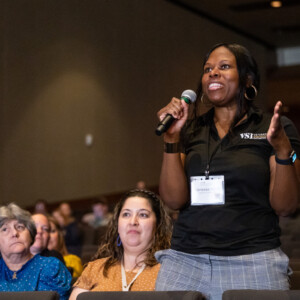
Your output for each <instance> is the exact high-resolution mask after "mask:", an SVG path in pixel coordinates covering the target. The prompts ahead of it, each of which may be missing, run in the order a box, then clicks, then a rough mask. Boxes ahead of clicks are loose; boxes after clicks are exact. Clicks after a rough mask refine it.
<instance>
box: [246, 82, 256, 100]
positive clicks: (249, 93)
mask: <svg viewBox="0 0 300 300" xmlns="http://www.w3.org/2000/svg"><path fill="white" fill-rule="evenodd" d="M256 96H257V89H256V87H255V86H254V85H253V84H251V85H250V86H249V87H247V88H246V90H245V93H244V97H245V98H246V99H247V100H248V101H252V100H254V99H255V98H256Z"/></svg>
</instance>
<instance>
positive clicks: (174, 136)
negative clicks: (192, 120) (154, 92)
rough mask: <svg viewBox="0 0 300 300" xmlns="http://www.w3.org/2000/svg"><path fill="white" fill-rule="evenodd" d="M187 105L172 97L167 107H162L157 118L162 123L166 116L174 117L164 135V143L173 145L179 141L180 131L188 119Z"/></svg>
mask: <svg viewBox="0 0 300 300" xmlns="http://www.w3.org/2000/svg"><path fill="white" fill-rule="evenodd" d="M188 111H189V105H188V104H187V103H186V102H185V101H184V100H181V99H178V98H175V97H173V98H172V100H171V102H169V104H168V105H166V106H165V107H163V108H162V109H161V110H160V111H159V112H158V113H157V116H158V118H159V120H160V121H162V120H163V119H164V118H165V116H166V115H167V114H170V115H172V116H173V117H174V119H175V120H174V121H173V123H172V125H171V126H170V128H169V129H168V130H167V132H166V133H165V135H164V139H165V141H166V142H169V143H174V142H178V141H179V136H180V131H181V129H182V127H183V125H184V124H185V122H186V120H187V117H188Z"/></svg>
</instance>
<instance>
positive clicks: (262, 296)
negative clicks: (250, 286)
mask: <svg viewBox="0 0 300 300" xmlns="http://www.w3.org/2000/svg"><path fill="white" fill-rule="evenodd" d="M299 299H300V290H295V291H282V290H228V291H225V292H224V293H223V295H222V300H299Z"/></svg>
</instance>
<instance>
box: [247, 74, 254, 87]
mask: <svg viewBox="0 0 300 300" xmlns="http://www.w3.org/2000/svg"><path fill="white" fill-rule="evenodd" d="M252 84H253V80H252V77H251V75H247V81H246V88H248V87H250V86H251V85H252Z"/></svg>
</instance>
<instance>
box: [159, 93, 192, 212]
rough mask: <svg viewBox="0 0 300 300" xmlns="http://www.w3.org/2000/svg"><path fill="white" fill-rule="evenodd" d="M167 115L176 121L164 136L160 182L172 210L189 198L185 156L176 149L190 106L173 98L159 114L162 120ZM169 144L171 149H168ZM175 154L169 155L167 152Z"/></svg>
mask: <svg viewBox="0 0 300 300" xmlns="http://www.w3.org/2000/svg"><path fill="white" fill-rule="evenodd" d="M166 114H172V115H173V117H174V118H175V119H176V120H175V121H174V122H173V124H172V125H171V127H170V128H169V129H168V131H167V132H166V133H165V134H164V142H165V151H164V154H163V161H162V167H161V173H160V181H159V193H160V195H161V197H162V199H163V201H164V202H165V203H166V205H167V206H169V207H170V208H172V209H175V210H176V209H180V208H181V207H182V206H184V205H185V204H186V202H187V201H188V198H189V192H188V185H187V179H186V176H185V172H184V167H183V164H184V155H183V154H180V153H179V151H178V150H177V149H176V148H177V144H178V143H179V141H180V131H181V129H182V127H183V125H184V123H185V122H186V120H187V116H188V105H187V104H186V103H185V102H184V101H183V100H180V99H177V98H173V99H172V100H171V102H170V103H169V104H168V105H167V106H166V107H164V108H162V109H161V110H160V111H159V112H158V113H157V115H158V117H159V119H160V120H162V119H163V118H164V117H165V116H166ZM166 143H167V144H169V145H167V146H169V149H168V150H167V148H168V147H167V148H166ZM170 150H171V152H175V153H167V152H170Z"/></svg>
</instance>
